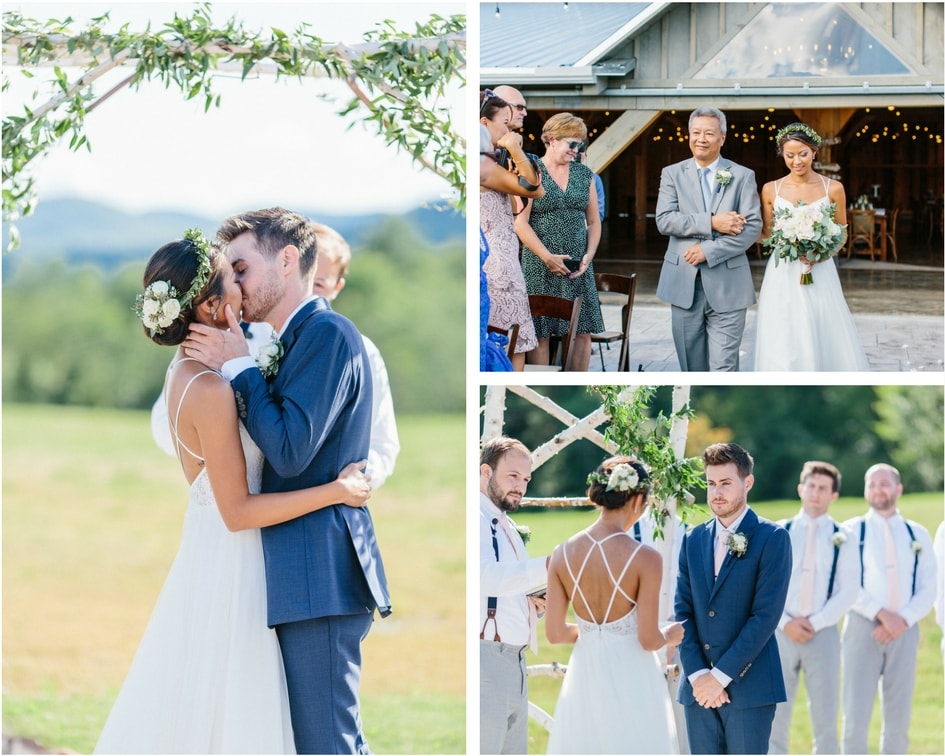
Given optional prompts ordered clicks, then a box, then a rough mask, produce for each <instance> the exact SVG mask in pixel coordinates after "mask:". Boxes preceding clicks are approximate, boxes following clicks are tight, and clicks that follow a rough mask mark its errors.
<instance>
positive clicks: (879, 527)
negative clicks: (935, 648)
mask: <svg viewBox="0 0 945 756" xmlns="http://www.w3.org/2000/svg"><path fill="white" fill-rule="evenodd" d="M888 519H889V525H890V527H891V528H892V532H893V538H894V540H895V544H896V564H897V565H898V574H899V596H900V599H901V606H900V608H899V611H898V614H899V615H900V616H901V617H902V618H903V619H904V620H905V621H906V622H907V623H908V624H909V626H910V627H911V626H912V625H914V624H915V623H916V622H918V621H919V620H920V619H922V618H923V617H924V616H925V615H926V614H928V613H929V612H930V611H932V605H933V604H934V602H935V591H936V575H935V556H934V554H933V553H932V552H933V547H932V538H931V537H930V536H929V531H927V530H926V529H925V528H923V527H922V526H921V525H919V524H918V523H916V522H913V521H912V520H910V521H909V525H910V527H911V528H912V532H913V534H914V535H915V540H916V547H917V548H918V549H919V560H918V564H916V561H915V551H914V550H913V546H912V539H911V538H910V537H909V532H908V530H906V523H905V520H903V518H902V516H901V515H900V514H899V512H898V510H897V511H896V513H895V514H893V515H890V517H889V518H888ZM882 520H883V516H882V515H880V514H877V513H876V512H875V511H874V510H872V509H870V511H869V512H867V513H866V514H865V515H862V516H860V517H854V518H853V519H851V520H847V521H846V522H845V523H843V524H844V526H845V527H846V528H847V530H849V531H850V532H851V533H852V534H853V543H854V545H855V546H856V548H857V549H858V550H859V545H860V544H859V540H860V522H863V521H865V522H866V540H865V542H864V544H863V565H864V568H863V588H861V589H860V591H859V593H858V594H857V599H856V602H855V603H854V604H853V611H855V612H857V613H858V614H861V615H862V616H864V617H866V619H868V620H873V619H875V618H876V615H877V613H878V612H879V610H880V609H883V608H884V607H885V606H886V603H887V601H888V596H887V593H888V585H887V582H886V566H885V564H886V540H885V539H886V536H885V527H884V526H883V523H882ZM858 553H859V552H858ZM913 565H916V570H915V595H913V593H912V568H913Z"/></svg>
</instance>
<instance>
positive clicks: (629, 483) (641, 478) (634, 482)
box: [587, 462, 650, 496]
mask: <svg viewBox="0 0 945 756" xmlns="http://www.w3.org/2000/svg"><path fill="white" fill-rule="evenodd" d="M595 483H598V484H600V485H602V486H606V489H605V490H606V491H619V492H620V493H623V494H627V496H629V495H630V494H636V493H642V492H644V491H646V490H648V489H649V487H650V476H649V474H648V473H647V471H646V468H645V467H643V465H641V464H640V463H639V462H636V463H634V462H621V463H620V464H618V465H614V468H613V470H611V471H610V474H609V475H608V474H607V473H606V472H592V473H591V474H590V475H588V476H587V485H589V486H592V485H594V484H595Z"/></svg>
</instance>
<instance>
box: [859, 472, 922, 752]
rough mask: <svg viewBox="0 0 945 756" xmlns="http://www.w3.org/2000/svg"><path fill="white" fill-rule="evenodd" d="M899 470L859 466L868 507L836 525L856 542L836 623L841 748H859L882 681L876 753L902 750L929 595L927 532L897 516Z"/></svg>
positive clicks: (861, 749)
mask: <svg viewBox="0 0 945 756" xmlns="http://www.w3.org/2000/svg"><path fill="white" fill-rule="evenodd" d="M901 494H902V483H901V482H900V477H899V471H898V470H897V469H896V468H895V467H892V466H891V465H886V464H878V465H873V466H872V467H871V468H870V469H869V470H867V471H866V491H865V494H864V495H865V496H866V500H867V502H869V505H870V511H869V512H867V513H866V514H865V515H862V516H860V517H854V518H853V519H852V520H848V521H847V522H845V523H844V525H845V526H846V527H847V529H848V530H849V531H850V532H851V533H853V535H854V540H855V541H857V550H858V552H859V561H860V590H859V594H858V596H857V599H856V602H855V603H854V604H853V609H852V611H851V612H850V614H849V615H848V617H847V622H846V626H845V627H844V629H843V752H844V753H866V752H867V734H868V732H869V724H870V717H871V715H872V713H873V699H874V698H875V696H876V688H877V685H878V684H880V682H882V688H881V691H880V692H881V701H882V718H883V719H882V721H883V726H882V731H881V735H880V753H907V752H908V749H909V719H910V717H911V715H912V694H913V690H914V689H915V668H916V659H917V654H918V648H919V626H918V622H919V620H921V619H922V618H923V617H924V616H925V615H926V614H928V613H929V612H930V611H931V609H932V604H933V602H934V601H935V558H934V556H933V554H932V539H931V538H930V537H929V533H928V531H927V530H926V529H925V528H923V527H922V526H921V525H919V524H918V523H916V522H913V521H911V520H906V519H904V518H903V517H902V516H901V515H900V514H899V510H898V509H897V507H896V502H897V500H898V499H899V496H900V495H901Z"/></svg>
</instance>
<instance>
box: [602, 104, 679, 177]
mask: <svg viewBox="0 0 945 756" xmlns="http://www.w3.org/2000/svg"><path fill="white" fill-rule="evenodd" d="M662 112H663V111H661V110H625V111H624V112H623V113H622V114H621V115H620V117H619V118H618V119H617V120H616V121H614V122H613V123H612V124H611V125H610V126H609V127H608V128H607V130H606V131H605V132H603V133H602V134H601V135H600V136H599V137H597V139H595V140H594V143H593V144H592V145H590V147H588V148H587V167H588V168H590V169H591V170H592V171H594V173H600V172H601V171H603V170H604V169H605V168H606V167H607V166H608V165H610V164H611V163H612V162H613V161H614V160H615V159H616V158H617V156H618V155H620V153H621V152H623V151H624V150H625V149H627V146H628V145H630V143H631V142H633V140H634V139H636V138H637V137H638V136H640V134H641V133H643V131H645V130H646V129H647V128H649V126H650V124H652V123H653V122H654V121H656V119H657V118H659V117H660V115H662Z"/></svg>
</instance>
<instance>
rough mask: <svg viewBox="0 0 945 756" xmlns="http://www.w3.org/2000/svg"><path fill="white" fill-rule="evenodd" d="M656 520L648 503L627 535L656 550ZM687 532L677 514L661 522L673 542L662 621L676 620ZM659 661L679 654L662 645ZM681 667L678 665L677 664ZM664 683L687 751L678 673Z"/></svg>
mask: <svg viewBox="0 0 945 756" xmlns="http://www.w3.org/2000/svg"><path fill="white" fill-rule="evenodd" d="M655 528H656V523H655V522H654V521H653V515H652V512H651V511H650V507H649V506H647V508H646V509H644V510H643V514H642V515H640V519H639V520H637V521H636V522H635V523H633V528H631V530H630V535H632V536H633V539H634V540H635V541H636V542H637V543H642V544H645V545H647V546H652V547H653V548H654V549H657V550H659V548H660V546H659V541H657V539H656V536H655ZM685 533H686V523H684V522H683V521H682V520H680V519H679V515H677V516H676V518H675V520H674V521H673V523H667V524H665V525H664V526H663V538H664V539H666V538H672V539H673V545H672V551H671V553H670V558H669V590H670V601H669V606H668V607H667V612H666V616H665V617H661V618H660V621H661V622H675V620H676V609H675V607H674V605H673V604H674V602H673V600H672V598H673V596H674V594H675V591H676V575H677V574H678V572H679V549H680V547H681V546H682V538H683V536H684V535H685ZM656 654H657V656H659V658H660V662H662V663H665V664H679V656H678V654H677V653H676V647H675V646H663V648H661V649H660V650H659V651H657V652H656ZM680 669H681V668H680ZM666 685H667V687H668V688H669V698H670V700H671V701H672V702H673V716H674V717H675V719H676V738H677V740H678V741H679V742H678V745H679V752H680V753H689V736H688V735H687V734H686V709H685V707H684V706H683V705H682V704H681V703H679V701H677V700H676V694H677V692H678V690H679V675H678V674H677V675H675V676H673V675H670V676H668V677H667V678H666Z"/></svg>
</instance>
